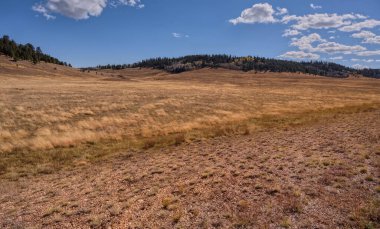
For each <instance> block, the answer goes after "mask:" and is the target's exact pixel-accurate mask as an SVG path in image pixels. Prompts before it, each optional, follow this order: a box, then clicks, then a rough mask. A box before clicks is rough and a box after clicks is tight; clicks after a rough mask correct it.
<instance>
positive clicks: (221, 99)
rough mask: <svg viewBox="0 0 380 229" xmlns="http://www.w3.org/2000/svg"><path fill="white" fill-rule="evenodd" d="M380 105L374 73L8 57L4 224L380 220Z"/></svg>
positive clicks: (0, 145) (3, 99)
mask: <svg viewBox="0 0 380 229" xmlns="http://www.w3.org/2000/svg"><path fill="white" fill-rule="evenodd" d="M379 104H380V80H374V79H366V78H349V79H332V78H322V77H316V76H308V75H301V74H286V73H259V74H254V73H242V72H236V71H228V70H221V69H203V70H199V71H193V72H187V73H182V74H178V75H170V74H167V73H164V72H161V71H157V70H150V69H128V70H122V71H102V72H86V73H82V72H79V71H77V70H74V69H69V68H66V67H61V66H54V65H47V64H39V65H37V66H33V65H31V64H29V63H26V62H19V63H17V64H16V63H13V62H10V61H8V60H6V59H5V58H4V57H1V58H0V155H1V158H0V176H1V178H0V182H2V185H1V188H0V193H1V194H0V227H5V228H24V227H32V228H33V226H35V227H37V228H40V227H46V228H87V227H108V226H112V228H170V227H174V228H202V227H203V228H231V227H241V228H279V227H283V228H288V227H290V228H337V227H339V228H347V227H353V228H376V227H378V226H379V220H380V216H379V201H378V200H379V192H380V187H379V182H380V177H379V176H380V174H379V169H380V165H379V157H380V146H379V141H380V137H379V133H380V122H379V121H380V119H379V115H380V113H379V112H380V106H379ZM15 190H17V192H15Z"/></svg>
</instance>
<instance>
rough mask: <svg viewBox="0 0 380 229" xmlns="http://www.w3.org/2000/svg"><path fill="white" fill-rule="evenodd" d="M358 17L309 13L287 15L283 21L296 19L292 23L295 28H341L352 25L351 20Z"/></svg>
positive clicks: (287, 21)
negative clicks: (294, 22)
mask: <svg viewBox="0 0 380 229" xmlns="http://www.w3.org/2000/svg"><path fill="white" fill-rule="evenodd" d="M358 18H359V16H357V15H354V14H343V15H338V14H307V15H304V16H296V15H286V16H284V17H283V18H282V20H281V21H282V22H283V23H285V24H286V23H289V22H291V21H296V24H294V25H292V28H293V29H297V30H308V29H330V28H339V27H341V26H345V25H350V24H351V20H353V19H358Z"/></svg>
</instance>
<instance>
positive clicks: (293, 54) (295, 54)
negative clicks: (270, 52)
mask: <svg viewBox="0 0 380 229" xmlns="http://www.w3.org/2000/svg"><path fill="white" fill-rule="evenodd" d="M279 57H281V58H289V59H319V57H320V56H319V55H318V54H315V53H307V52H304V51H290V52H286V53H284V54H282V55H280V56H279Z"/></svg>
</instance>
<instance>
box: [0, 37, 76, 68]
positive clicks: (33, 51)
mask: <svg viewBox="0 0 380 229" xmlns="http://www.w3.org/2000/svg"><path fill="white" fill-rule="evenodd" d="M0 53H2V54H4V55H6V56H9V57H11V58H12V59H13V61H18V60H28V61H31V62H33V63H34V64H37V63H39V62H40V61H43V62H46V63H52V64H59V65H64V66H70V67H71V65H70V64H68V63H66V62H63V61H60V60H58V59H57V58H54V57H52V56H50V55H48V54H45V53H43V52H42V50H41V48H40V47H37V48H34V46H33V45H32V44H30V43H28V44H25V45H22V44H18V43H16V42H15V41H14V40H11V39H10V37H9V36H7V35H4V36H3V37H2V38H0Z"/></svg>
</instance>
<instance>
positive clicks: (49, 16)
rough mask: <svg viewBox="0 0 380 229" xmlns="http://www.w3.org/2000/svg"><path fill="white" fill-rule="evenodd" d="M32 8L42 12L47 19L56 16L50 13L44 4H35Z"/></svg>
mask: <svg viewBox="0 0 380 229" xmlns="http://www.w3.org/2000/svg"><path fill="white" fill-rule="evenodd" d="M32 9H33V10H34V11H36V12H38V13H40V14H42V15H43V16H44V17H45V18H46V19H47V20H50V19H55V16H53V15H51V14H49V12H48V10H47V9H46V8H45V7H44V6H42V5H39V4H37V5H34V6H33V7H32Z"/></svg>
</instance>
